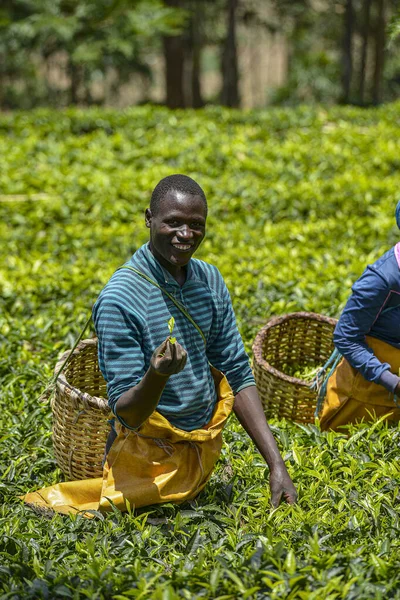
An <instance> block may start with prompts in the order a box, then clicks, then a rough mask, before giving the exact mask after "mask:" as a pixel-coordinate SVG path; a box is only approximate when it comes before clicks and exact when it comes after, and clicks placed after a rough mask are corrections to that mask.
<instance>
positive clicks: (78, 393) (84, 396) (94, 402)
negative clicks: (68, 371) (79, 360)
mask: <svg viewBox="0 0 400 600" xmlns="http://www.w3.org/2000/svg"><path fill="white" fill-rule="evenodd" d="M91 346H92V347H93V346H94V347H96V348H97V337H95V338H90V339H86V340H82V341H80V342H79V344H78V345H77V347H76V348H75V350H74V351H73V353H72V356H71V359H72V357H74V356H77V355H78V354H79V353H80V352H82V351H84V350H85V349H86V348H90V347H91ZM70 352H71V351H70V350H67V351H66V352H63V354H61V355H60V357H59V359H58V361H57V364H56V366H55V367H54V374H55V375H56V374H57V373H58V371H59V369H60V368H61V367H62V364H63V363H64V361H65V359H66V358H67V356H68V354H69V353H70ZM56 387H57V389H58V391H59V392H60V393H62V394H66V395H69V396H70V397H72V398H73V399H74V400H75V401H77V402H82V403H83V405H84V407H85V408H89V407H92V408H97V409H100V410H102V411H103V412H107V413H110V412H111V409H110V407H109V406H108V400H107V398H103V397H102V396H91V395H90V394H88V393H87V392H82V390H80V389H79V388H77V387H75V386H73V385H71V384H70V383H68V381H67V378H66V377H65V374H64V372H62V373H60V375H59V376H58V379H57V381H56Z"/></svg>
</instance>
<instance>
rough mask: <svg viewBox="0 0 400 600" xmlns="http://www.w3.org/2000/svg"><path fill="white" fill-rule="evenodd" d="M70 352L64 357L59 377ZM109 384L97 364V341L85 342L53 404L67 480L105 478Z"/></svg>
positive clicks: (55, 441) (59, 455)
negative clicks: (103, 476) (103, 472)
mask: <svg viewBox="0 0 400 600" xmlns="http://www.w3.org/2000/svg"><path fill="white" fill-rule="evenodd" d="M68 354H69V352H66V353H65V354H63V356H61V357H60V360H59V362H58V363H57V365H56V367H55V373H57V372H58V371H59V369H60V367H61V365H62V364H63V362H64V360H65V359H66V357H67V356H68ZM106 398H107V396H106V382H105V381H104V379H103V376H102V374H101V372H100V369H99V364H98V361H97V340H96V339H90V340H82V341H81V342H80V343H79V344H78V346H77V348H76V350H75V351H74V352H73V354H72V357H71V359H70V361H69V363H68V365H67V367H66V368H65V370H64V372H63V373H61V375H60V376H59V378H58V380H57V383H56V389H55V394H54V397H53V399H52V402H51V408H52V411H53V446H54V453H55V455H56V460H57V463H58V466H59V467H60V469H61V470H62V472H63V473H64V475H65V477H66V478H67V479H87V478H90V477H101V476H102V471H103V469H102V461H103V456H104V449H105V444H106V440H107V435H108V432H109V430H110V426H109V424H108V419H109V418H110V416H111V413H110V409H109V407H108V404H107V399H106Z"/></svg>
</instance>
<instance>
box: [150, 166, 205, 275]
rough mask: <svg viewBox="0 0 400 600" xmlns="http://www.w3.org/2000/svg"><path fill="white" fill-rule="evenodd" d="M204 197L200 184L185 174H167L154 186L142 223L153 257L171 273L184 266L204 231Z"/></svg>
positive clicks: (197, 245) (202, 236) (200, 240)
mask: <svg viewBox="0 0 400 600" xmlns="http://www.w3.org/2000/svg"><path fill="white" fill-rule="evenodd" d="M206 220H207V200H206V197H205V194H204V192H203V190H202V189H201V187H200V186H199V185H198V184H197V183H196V182H195V181H194V180H193V179H191V178H190V177H187V176H186V175H170V176H169V177H165V178H164V179H162V180H161V181H160V182H159V183H158V184H157V185H156V187H155V188H154V190H153V193H152V196H151V201H150V208H148V209H147V210H146V225H147V227H149V228H150V247H151V250H152V252H153V254H154V256H155V257H156V258H157V259H158V261H159V262H160V263H161V264H162V265H163V266H164V267H165V268H166V269H168V270H170V271H171V272H173V271H174V270H176V269H177V268H178V269H179V267H184V266H185V265H186V264H187V263H188V262H189V260H190V258H191V257H192V255H193V254H194V252H195V251H196V250H197V248H198V247H199V245H200V243H201V242H202V240H203V238H204V235H205V231H206Z"/></svg>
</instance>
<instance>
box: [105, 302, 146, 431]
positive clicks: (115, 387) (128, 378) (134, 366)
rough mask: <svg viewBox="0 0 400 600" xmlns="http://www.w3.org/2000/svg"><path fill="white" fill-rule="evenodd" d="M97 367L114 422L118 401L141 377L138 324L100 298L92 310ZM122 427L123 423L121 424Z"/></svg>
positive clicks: (143, 368)
mask: <svg viewBox="0 0 400 600" xmlns="http://www.w3.org/2000/svg"><path fill="white" fill-rule="evenodd" d="M93 321H94V326H95V329H96V334H97V337H98V356H99V366H100V370H101V372H102V374H103V377H104V379H105V380H106V382H107V395H108V404H109V406H110V408H111V410H112V412H113V413H114V414H115V416H116V417H117V418H119V417H118V415H117V414H116V412H115V406H116V403H117V400H118V398H119V397H120V396H121V394H123V393H124V392H126V391H127V390H129V389H130V388H131V387H133V386H135V385H137V384H138V383H139V381H141V379H142V378H143V376H144V374H145V370H146V369H145V364H144V355H143V351H142V347H141V341H142V333H141V327H140V322H139V320H138V319H137V318H136V317H135V315H134V314H132V312H131V311H127V310H125V309H124V307H123V306H121V305H120V304H119V303H118V302H116V301H115V300H114V299H111V298H107V296H103V297H100V298H99V299H98V301H97V302H96V304H95V305H94V308H93ZM122 424H123V425H125V426H126V424H125V423H122Z"/></svg>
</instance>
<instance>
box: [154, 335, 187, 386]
mask: <svg viewBox="0 0 400 600" xmlns="http://www.w3.org/2000/svg"><path fill="white" fill-rule="evenodd" d="M186 361H187V352H186V350H185V349H184V348H183V346H181V345H180V344H179V343H178V342H175V343H174V344H171V342H170V341H169V337H168V338H167V339H166V340H165V341H164V342H163V343H162V344H161V346H158V348H156V349H155V350H154V352H153V356H152V357H151V360H150V367H151V369H152V371H153V372H154V373H156V374H157V375H161V376H162V377H170V376H171V375H175V374H176V373H180V371H182V370H183V369H184V368H185V365H186Z"/></svg>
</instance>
